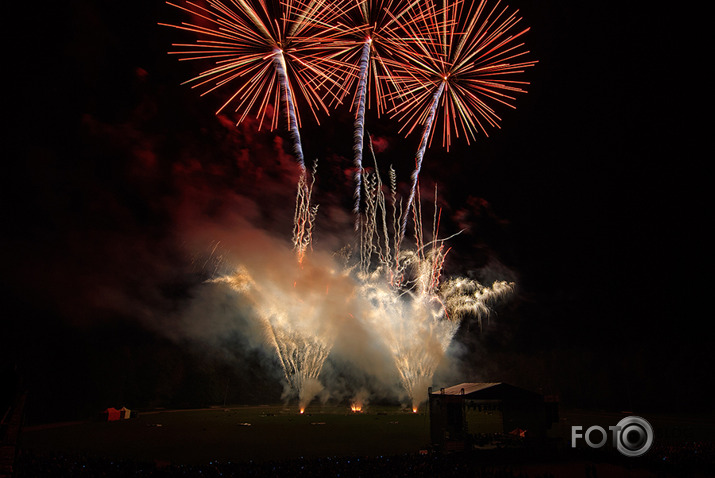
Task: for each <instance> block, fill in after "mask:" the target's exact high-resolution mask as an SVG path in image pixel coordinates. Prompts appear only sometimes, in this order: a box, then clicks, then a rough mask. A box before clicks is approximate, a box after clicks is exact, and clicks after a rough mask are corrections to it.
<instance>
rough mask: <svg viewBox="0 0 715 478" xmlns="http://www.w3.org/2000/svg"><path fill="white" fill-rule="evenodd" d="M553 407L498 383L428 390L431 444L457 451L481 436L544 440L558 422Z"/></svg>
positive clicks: (555, 407)
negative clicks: (509, 436) (553, 424)
mask: <svg viewBox="0 0 715 478" xmlns="http://www.w3.org/2000/svg"><path fill="white" fill-rule="evenodd" d="M557 405H558V404H557V403H556V402H555V401H552V400H544V397H543V396H542V395H540V394H538V393H535V392H531V391H529V390H525V389H523V388H519V387H515V386H513V385H509V384H506V383H501V382H488V383H460V384H459V385H455V386H453V387H449V388H442V389H440V390H438V391H433V390H432V389H430V391H429V416H430V435H431V439H432V444H433V445H436V446H439V447H442V448H445V449H461V448H463V447H464V446H465V445H467V444H469V443H472V442H474V441H476V440H477V438H478V437H483V436H496V435H511V436H520V437H528V438H541V437H545V436H546V431H547V430H548V429H549V428H550V427H551V424H552V423H554V422H556V421H558V409H557Z"/></svg>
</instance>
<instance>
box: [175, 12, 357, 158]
mask: <svg viewBox="0 0 715 478" xmlns="http://www.w3.org/2000/svg"><path fill="white" fill-rule="evenodd" d="M167 3H168V4H169V5H171V6H173V7H176V8H178V9H180V10H182V11H184V12H186V13H188V14H190V15H191V16H192V17H193V20H192V22H182V23H181V24H180V25H170V24H162V25H164V26H169V27H174V28H178V29H180V30H185V31H188V32H191V33H193V34H194V35H196V37H197V39H196V41H195V42H194V43H176V44H174V45H173V47H174V48H176V50H174V51H172V52H170V53H171V54H175V55H178V56H180V59H181V60H184V61H186V60H188V61H191V60H200V61H203V62H207V63H211V64H212V65H213V66H211V67H209V68H208V69H206V70H204V71H203V72H201V73H200V74H199V75H197V76H196V77H194V78H192V79H190V80H188V81H187V82H186V83H191V84H192V85H193V87H194V88H201V89H204V90H205V91H204V92H203V93H202V96H203V95H205V94H208V93H210V92H212V91H214V90H216V89H219V88H224V87H226V88H228V87H229V86H231V87H233V89H234V92H233V94H232V95H231V96H230V97H229V98H228V100H226V102H225V103H223V104H222V105H221V107H220V108H219V109H218V111H217V114H218V113H220V112H221V111H223V110H224V109H225V108H226V107H227V106H228V105H229V104H231V103H234V104H235V111H236V112H237V113H238V114H239V118H238V123H240V122H242V121H243V120H245V119H246V117H247V116H248V115H249V114H252V113H253V114H255V115H256V117H257V119H258V123H259V128H260V127H262V125H263V124H264V123H265V122H266V120H267V119H268V117H269V116H270V127H271V129H275V128H276V127H277V126H278V123H279V118H280V117H281V116H284V117H285V120H286V124H287V125H288V129H289V131H290V133H291V136H292V139H293V144H294V152H295V154H296V159H297V161H298V163H299V165H300V166H301V169H305V165H304V160H303V149H302V144H301V140H300V134H299V132H298V128H299V126H300V114H299V111H298V106H297V100H296V94H295V92H296V89H297V90H298V91H300V92H301V93H302V97H303V98H304V100H305V102H306V103H307V104H308V106H309V107H310V110H311V112H312V113H313V115H314V116H315V118H316V120H318V112H319V111H321V110H322V111H323V112H325V113H328V107H327V106H326V104H325V102H324V101H323V99H324V97H325V96H326V95H327V94H333V93H334V92H336V91H337V92H339V91H341V90H342V88H343V87H342V86H341V84H340V82H339V79H340V78H341V77H342V72H341V71H339V70H338V68H337V66H336V64H335V63H334V62H331V61H330V60H329V58H328V57H327V56H326V55H325V54H324V53H323V52H322V51H321V45H322V44H323V42H321V41H320V35H321V33H322V32H323V30H322V29H319V28H317V27H316V23H315V22H306V21H305V19H306V18H313V19H319V20H320V22H321V23H330V22H331V21H332V20H331V18H329V17H327V16H326V15H327V14H328V13H329V12H331V11H332V10H331V9H329V8H326V5H328V2H327V1H325V0H316V1H311V2H305V3H303V2H298V1H291V0H284V1H282V2H280V3H278V2H265V1H263V0H231V1H222V0H206V1H205V3H204V4H205V6H204V4H198V3H194V2H191V1H188V0H187V1H184V2H183V3H181V4H174V3H171V2H167ZM321 12H322V13H321ZM296 87H297V88H296Z"/></svg>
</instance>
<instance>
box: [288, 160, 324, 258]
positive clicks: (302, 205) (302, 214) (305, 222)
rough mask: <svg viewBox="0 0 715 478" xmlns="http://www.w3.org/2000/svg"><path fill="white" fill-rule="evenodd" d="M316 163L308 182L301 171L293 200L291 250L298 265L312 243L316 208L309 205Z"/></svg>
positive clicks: (304, 172) (305, 173) (304, 173)
mask: <svg viewBox="0 0 715 478" xmlns="http://www.w3.org/2000/svg"><path fill="white" fill-rule="evenodd" d="M317 167H318V162H317V161H316V162H315V163H314V164H313V172H312V174H311V180H310V182H308V176H307V171H306V170H305V169H303V170H302V172H301V175H300V178H299V179H298V188H297V192H296V198H295V214H294V216H293V250H294V251H295V253H296V258H297V260H298V263H299V264H302V263H303V260H304V259H305V255H306V253H307V251H308V249H310V247H311V246H312V243H313V227H314V225H315V216H316V215H317V213H318V206H317V205H312V204H311V198H312V195H313V185H314V184H315V172H316V169H317Z"/></svg>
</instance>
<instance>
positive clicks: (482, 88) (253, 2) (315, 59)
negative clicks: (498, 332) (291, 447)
mask: <svg viewBox="0 0 715 478" xmlns="http://www.w3.org/2000/svg"><path fill="white" fill-rule="evenodd" d="M167 3H168V4H169V5H172V6H173V7H176V8H178V9H180V10H182V11H183V13H184V14H188V15H189V17H190V21H186V22H182V23H180V24H177V25H172V24H163V25H165V26H169V27H172V28H176V29H179V30H183V31H185V32H188V33H190V34H191V36H192V39H193V42H189V43H176V44H174V45H173V48H174V49H173V50H172V51H171V52H170V53H172V54H176V55H178V56H179V57H180V59H181V60H191V61H200V62H202V63H205V64H209V67H208V68H207V69H205V70H204V71H203V72H201V73H200V74H199V75H198V76H196V77H194V78H192V79H191V80H189V81H187V83H192V85H193V87H196V88H200V89H203V90H204V91H203V93H202V94H207V93H209V92H213V91H214V90H217V89H232V94H231V95H230V97H229V98H228V100H227V101H226V102H225V103H223V105H222V106H221V107H220V108H219V110H218V111H217V113H219V112H221V111H222V110H223V109H225V108H227V107H228V106H229V105H234V107H235V111H236V113H237V114H238V122H239V123H240V122H242V121H243V120H245V119H246V118H247V117H248V116H249V115H250V116H252V117H255V118H256V119H257V120H258V124H259V128H260V127H262V125H263V124H264V122H265V121H266V119H267V118H268V117H270V127H271V129H275V128H277V127H278V126H279V124H283V125H284V126H285V127H286V128H287V129H288V131H289V133H290V137H291V141H292V145H293V153H294V156H295V159H296V162H297V167H298V169H299V181H298V184H297V195H296V203H295V215H294V221H293V251H294V254H293V259H291V262H292V264H291V265H290V271H291V272H290V273H289V274H285V273H281V274H270V273H269V274H266V273H265V271H257V270H248V269H247V268H246V266H245V265H244V264H234V265H233V266H232V272H231V273H228V274H225V275H221V276H219V277H215V278H213V279H212V280H211V282H212V283H224V284H227V285H228V286H229V287H230V288H231V289H232V290H233V291H234V292H235V293H236V294H238V295H240V296H241V297H242V298H243V299H244V300H247V301H248V302H249V303H250V304H251V306H252V308H253V310H254V311H255V312H256V315H257V317H258V320H259V321H260V322H261V326H262V330H264V335H265V343H266V345H268V346H269V347H270V348H272V349H273V350H274V351H275V354H276V357H277V358H278V362H279V363H280V365H281V368H282V370H283V375H284V378H285V383H286V385H287V391H288V393H287V394H286V398H287V399H292V398H297V400H298V404H299V407H300V410H301V411H302V410H304V408H305V407H306V406H307V404H308V403H310V401H311V400H312V399H313V398H314V397H315V396H316V395H317V394H318V393H320V391H321V390H322V389H323V387H324V385H323V384H322V383H321V382H320V377H321V371H322V370H323V366H324V364H325V362H326V360H327V359H328V358H329V357H330V355H331V353H332V352H333V348H334V345H335V344H336V340H337V339H338V338H339V336H340V334H341V332H342V331H345V330H352V328H353V327H355V326H359V327H361V328H362V329H363V330H364V331H366V332H367V333H368V335H369V336H370V338H371V340H372V341H373V342H374V343H375V344H378V345H379V346H381V347H383V350H385V351H387V353H388V354H389V356H390V357H391V358H392V362H393V366H394V371H395V376H396V377H397V378H398V380H399V382H400V384H401V388H402V393H401V394H400V396H401V398H403V399H404V398H406V399H407V401H408V402H409V403H410V404H411V406H412V408H413V410H415V411H416V410H417V407H418V406H419V404H420V403H421V402H422V401H423V400H425V399H426V392H427V387H428V386H429V385H431V381H432V377H433V375H434V373H435V369H436V367H437V365H438V364H439V362H440V360H441V359H442V358H443V357H444V355H445V353H446V351H447V348H448V347H449V345H450V343H451V342H452V339H453V337H454V335H455V333H456V331H457V330H458V328H459V325H460V323H461V321H462V319H463V318H464V317H465V316H467V315H468V314H469V315H471V316H474V317H476V318H478V320H479V321H480V323H481V320H482V318H483V317H486V316H487V315H488V313H489V310H490V309H489V307H490V305H492V304H493V302H494V301H495V300H497V299H499V298H501V297H503V296H504V295H506V294H508V293H509V292H511V291H512V290H513V287H514V284H513V283H507V282H503V281H497V282H495V283H493V284H491V285H488V286H485V285H482V284H480V283H478V282H477V281H474V280H470V279H466V278H461V277H456V278H443V277H442V269H443V264H444V261H445V260H446V258H447V256H448V253H449V247H448V244H447V240H446V239H441V238H440V237H439V235H438V233H439V223H440V215H441V211H440V210H439V208H438V206H437V203H436V202H435V205H434V214H433V219H432V228H431V230H430V231H427V232H429V236H428V237H427V239H425V236H426V231H425V230H424V227H423V220H422V205H421V204H420V198H419V196H420V194H419V193H420V191H419V174H420V172H421V167H422V162H423V159H424V156H425V153H426V151H427V149H428V147H429V145H430V143H431V140H432V136H433V133H434V131H435V129H436V128H435V125H436V124H437V123H439V122H440V121H441V124H442V143H443V145H444V146H445V147H447V149H449V146H450V144H451V142H452V136H453V135H454V136H456V137H459V136H460V134H461V135H463V136H464V137H465V139H466V140H467V141H468V142H469V140H470V139H471V140H476V135H477V134H478V133H479V132H482V133H483V134H485V135H486V134H487V131H486V128H485V126H487V125H488V126H491V127H498V126H499V121H500V118H499V116H498V115H497V113H496V111H495V109H494V107H497V106H507V107H512V108H513V102H514V100H515V95H516V94H519V93H525V89H524V88H525V87H526V85H528V82H525V81H523V80H520V79H519V78H520V75H521V74H522V73H524V71H525V69H526V68H528V67H531V66H533V65H534V64H535V63H536V61H533V60H525V59H524V57H525V56H526V55H528V53H529V52H528V51H526V50H525V49H524V44H523V43H520V38H521V37H522V36H523V35H524V34H525V33H526V32H528V28H517V27H518V24H519V23H520V21H521V19H520V18H519V17H517V16H516V12H513V13H510V12H509V8H508V7H501V6H500V3H499V1H496V2H494V3H495V4H494V5H493V6H492V5H489V2H487V1H486V0H481V1H480V2H475V3H473V4H472V3H469V2H465V1H462V0H456V1H449V0H443V1H442V2H438V1H437V0H427V1H423V0H205V1H203V2H192V1H188V0H185V1H183V2H180V3H171V2H167ZM349 96H352V100H351V101H350V108H351V111H352V112H353V113H354V124H353V152H354V157H353V162H354V179H355V188H354V192H353V195H354V200H355V203H354V209H353V214H354V224H355V230H356V232H355V238H354V240H353V243H352V244H349V245H348V246H349V247H346V249H345V250H351V251H354V253H348V254H335V255H334V257H335V259H333V261H332V263H326V262H325V261H317V260H316V261H313V260H312V256H313V254H315V253H316V251H313V232H314V227H315V220H316V217H317V210H318V206H317V205H314V204H313V203H312V191H313V186H314V182H315V177H316V174H317V169H316V168H315V167H314V168H313V169H312V171H309V170H308V168H307V167H306V165H305V160H304V156H303V149H302V142H301V137H300V132H299V129H300V125H301V116H300V109H301V107H305V106H307V107H308V108H309V109H310V110H311V113H312V115H313V116H314V118H315V119H316V120H317V121H318V122H319V116H320V114H321V113H324V114H329V112H330V109H331V108H332V107H334V106H336V105H339V104H341V103H343V102H344V101H345V100H346V98H347V97H349ZM370 107H377V110H378V114H379V115H381V114H384V113H387V115H388V116H391V117H392V118H394V119H396V120H397V121H398V122H400V123H401V124H402V130H401V131H404V132H406V133H407V134H410V133H411V132H412V131H414V130H415V129H418V130H421V136H420V140H419V146H418V149H417V152H416V154H415V168H414V171H413V173H412V175H411V177H410V189H409V194H408V196H407V199H406V201H405V203H404V204H403V201H402V198H401V197H399V195H398V193H397V178H396V174H395V172H394V170H392V168H390V169H389V171H388V177H389V186H387V187H385V185H384V184H383V178H382V177H381V174H380V172H379V170H378V164H377V161H376V160H374V152H373V149H372V146H371V144H370V143H369V137H368V138H366V137H365V134H364V133H365V110H366V109H367V108H370ZM366 141H367V143H368V151H370V152H371V153H373V161H374V167H373V168H370V169H366V168H365V167H364V166H363V163H364V158H363V155H364V151H365V143H366ZM385 191H387V192H388V194H389V195H388V196H387V197H386V195H385ZM436 194H437V192H436V191H435V196H436ZM410 223H411V224H410ZM410 226H411V227H410ZM408 233H409V234H408ZM337 258H339V259H337ZM356 365H357V366H358V367H359V366H360V365H362V364H356ZM364 371H365V372H366V373H368V374H370V373H371V371H370V370H364ZM354 392H355V393H356V399H355V400H354V403H357V402H361V403H360V405H362V404H363V403H362V402H363V401H364V399H358V398H357V397H358V396H362V395H364V393H365V392H364V389H362V388H361V389H360V390H358V389H357V387H356V389H355V390H354Z"/></svg>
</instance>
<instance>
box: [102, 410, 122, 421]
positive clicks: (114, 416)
mask: <svg viewBox="0 0 715 478" xmlns="http://www.w3.org/2000/svg"><path fill="white" fill-rule="evenodd" d="M103 413H104V414H105V415H107V421H108V422H113V421H116V420H119V419H121V418H122V412H120V411H119V410H117V409H116V408H113V407H109V408H107V409H106V410H105V411H104V412H103Z"/></svg>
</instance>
